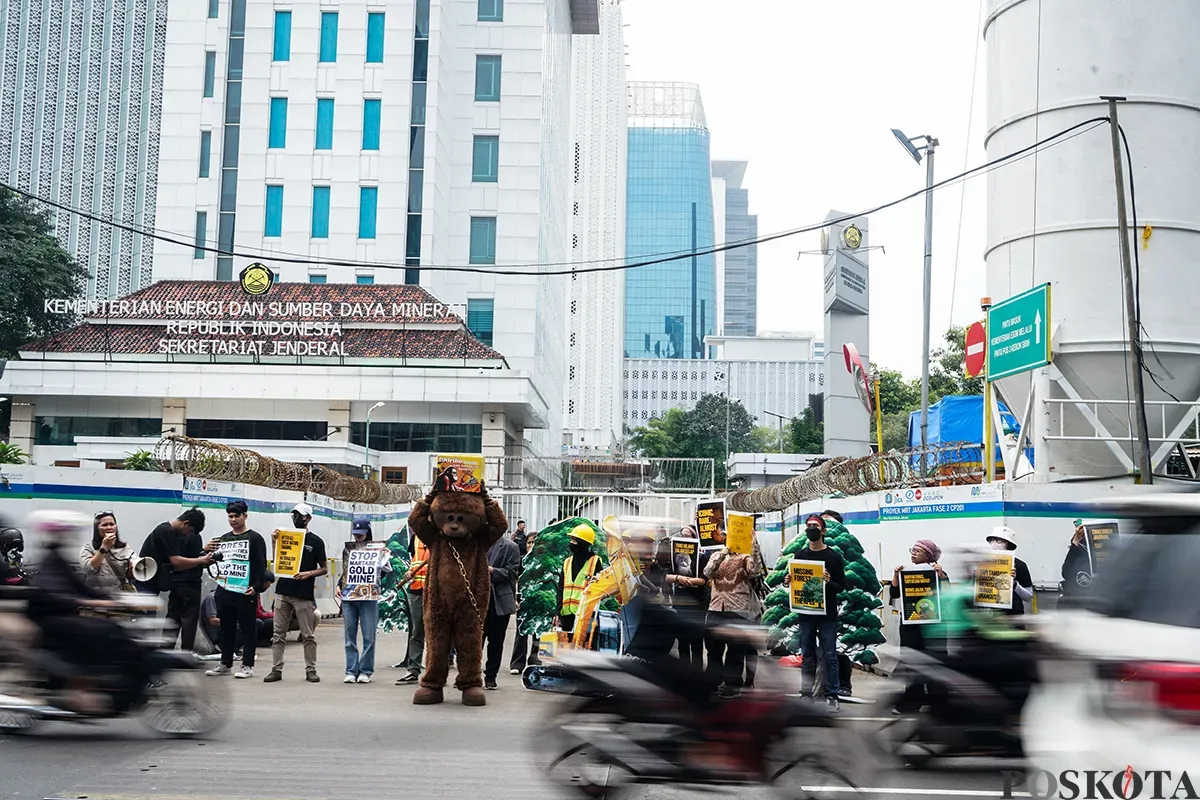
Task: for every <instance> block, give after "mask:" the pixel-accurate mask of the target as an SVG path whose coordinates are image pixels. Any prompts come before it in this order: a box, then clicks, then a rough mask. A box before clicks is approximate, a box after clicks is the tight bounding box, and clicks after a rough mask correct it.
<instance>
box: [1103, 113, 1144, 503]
mask: <svg viewBox="0 0 1200 800" xmlns="http://www.w3.org/2000/svg"><path fill="white" fill-rule="evenodd" d="M1100 99H1101V100H1106V101H1108V128H1109V132H1110V133H1111V134H1112V151H1113V174H1114V175H1115V176H1116V183H1117V230H1118V232H1119V233H1120V245H1121V277H1122V279H1123V281H1124V284H1125V320H1126V323H1127V324H1128V326H1129V355H1130V357H1131V358H1133V402H1134V406H1135V410H1136V412H1137V427H1138V430H1137V438H1138V448H1139V449H1140V451H1141V452H1139V453H1138V454H1137V456H1138V458H1137V462H1138V472H1140V473H1141V480H1142V483H1146V484H1152V483H1154V471H1153V465H1152V464H1151V463H1150V426H1149V424H1148V423H1147V422H1146V386H1145V383H1144V380H1143V376H1142V372H1143V369H1142V332H1141V320H1140V319H1138V316H1137V303H1136V302H1135V300H1134V288H1133V265H1132V263H1131V254H1132V250H1131V249H1130V247H1129V214H1128V211H1127V210H1126V208H1125V170H1124V167H1123V165H1122V162H1121V127H1120V123H1119V122H1118V121H1117V103H1118V102H1120V101H1123V100H1124V99H1125V98H1124V97H1101V98H1100Z"/></svg>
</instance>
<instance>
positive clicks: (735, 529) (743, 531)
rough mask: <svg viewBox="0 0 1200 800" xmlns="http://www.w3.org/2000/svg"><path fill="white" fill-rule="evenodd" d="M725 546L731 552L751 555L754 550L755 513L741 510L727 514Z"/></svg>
mask: <svg viewBox="0 0 1200 800" xmlns="http://www.w3.org/2000/svg"><path fill="white" fill-rule="evenodd" d="M725 546H726V547H728V548H729V552H731V553H737V554H738V555H750V553H752V552H753V551H754V515H753V514H743V513H741V512H740V511H729V512H727V513H726V514H725Z"/></svg>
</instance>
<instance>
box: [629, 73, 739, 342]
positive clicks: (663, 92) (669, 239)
mask: <svg viewBox="0 0 1200 800" xmlns="http://www.w3.org/2000/svg"><path fill="white" fill-rule="evenodd" d="M626 175H627V177H626V210H625V258H626V262H627V263H636V262H638V261H649V260H653V259H655V258H661V257H662V256H663V255H664V254H665V255H684V256H685V257H684V258H680V259H678V260H674V261H666V262H663V263H660V264H653V265H649V266H644V267H636V268H634V269H631V270H628V271H627V272H626V273H625V356H626V357H627V358H704V357H705V346H704V337H705V336H708V335H711V334H713V333H715V332H716V327H717V326H716V320H717V314H718V313H719V312H718V309H717V285H716V284H717V281H716V260H715V258H714V257H713V255H712V254H711V253H709V254H706V255H695V256H692V255H687V254H688V253H691V252H700V251H705V250H711V249H712V247H713V245H714V243H715V238H714V230H713V202H712V179H711V173H710V167H709V134H708V128H707V125H706V123H705V120H704V106H703V105H702V104H701V102H700V90H699V88H698V87H697V86H695V85H692V84H683V83H631V84H629V155H628V161H627V167H626Z"/></svg>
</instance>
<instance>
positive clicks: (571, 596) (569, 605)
mask: <svg viewBox="0 0 1200 800" xmlns="http://www.w3.org/2000/svg"><path fill="white" fill-rule="evenodd" d="M573 558H574V556H567V560H566V561H564V562H563V598H562V609H561V610H560V611H559V613H560V614H562V615H564V616H568V617H573V616H575V615H576V614H577V613H579V606H580V604H581V603H582V602H583V585H584V584H585V583H586V582H587V579H588V578H590V577H592V575H593V574H595V572H596V567H597V566H599V564H600V557H599V556H592V557H591V558H589V559H588V560H587V563H586V564H584V565H583V569H582V570H581V571H580V572H579V573H578V574H576V573H575V570H574V569H572V567H573V566H574V565H573V564H572V563H571V561H572V559H573Z"/></svg>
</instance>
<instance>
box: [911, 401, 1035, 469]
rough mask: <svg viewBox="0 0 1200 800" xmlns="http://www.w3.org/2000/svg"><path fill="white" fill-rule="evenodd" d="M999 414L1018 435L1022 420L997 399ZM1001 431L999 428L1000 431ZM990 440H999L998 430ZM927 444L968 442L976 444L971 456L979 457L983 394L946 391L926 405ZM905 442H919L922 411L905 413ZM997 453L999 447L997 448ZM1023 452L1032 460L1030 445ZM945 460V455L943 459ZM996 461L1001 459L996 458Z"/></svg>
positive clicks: (1005, 423)
mask: <svg viewBox="0 0 1200 800" xmlns="http://www.w3.org/2000/svg"><path fill="white" fill-rule="evenodd" d="M1000 416H1001V418H1002V419H1003V420H1004V426H1005V428H1007V429H1011V431H1012V433H1014V434H1016V435H1019V434H1020V428H1021V424H1020V423H1019V422H1018V421H1017V418H1016V417H1015V416H1014V415H1013V414H1012V412H1010V411H1009V410H1008V407H1007V406H1005V405H1004V403H1000ZM1001 433H1002V432H1001ZM992 437H993V442H999V440H1000V437H999V435H998V432H996V431H993V432H992ZM928 439H929V444H931V445H937V444H948V443H950V442H971V443H973V444H976V447H975V448H974V452H975V457H974V459H973V460H975V461H980V460H982V455H981V454H980V453H979V450H980V448H979V447H978V444H979V443H981V442H983V396H982V395H977V394H973V395H949V396H947V397H943V398H942V399H941V400H939V401H938V402H936V403H934V404H933V405H931V406H930V407H929V432H928ZM908 446H909V447H920V446H921V412H920V411H919V410H918V411H913V412H912V413H910V414H909V415H908ZM996 452H997V456H999V450H997V451H996ZM1025 456H1026V457H1027V458H1028V459H1029V463H1030V464H1032V463H1033V449H1032V448H1027V449H1026V450H1025ZM951 458H953V457H951ZM942 460H945V459H942ZM997 463H1003V461H1002V459H1000V458H997Z"/></svg>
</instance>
